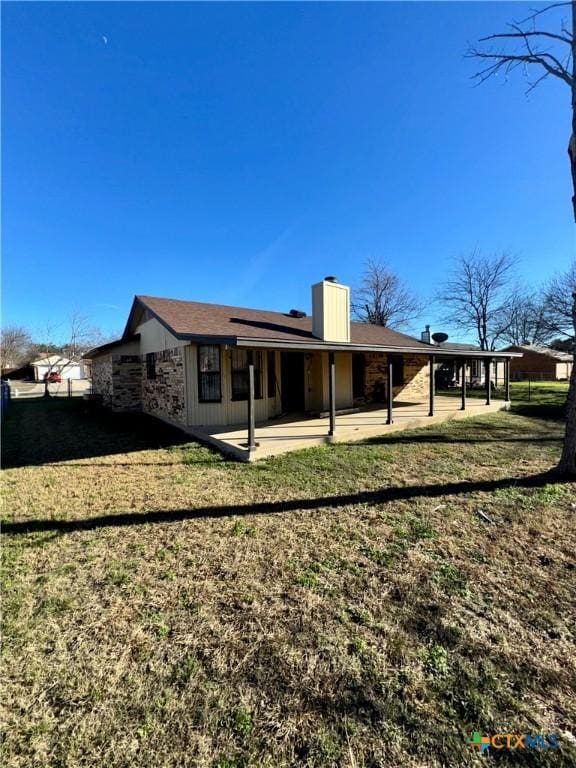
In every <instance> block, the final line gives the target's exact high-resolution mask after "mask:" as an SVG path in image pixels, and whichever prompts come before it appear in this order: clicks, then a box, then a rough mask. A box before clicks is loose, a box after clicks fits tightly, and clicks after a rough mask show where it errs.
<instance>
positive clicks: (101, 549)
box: [2, 401, 576, 768]
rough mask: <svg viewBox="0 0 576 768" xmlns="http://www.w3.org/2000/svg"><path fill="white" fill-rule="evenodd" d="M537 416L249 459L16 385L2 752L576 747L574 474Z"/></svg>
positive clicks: (180, 754)
mask: <svg viewBox="0 0 576 768" xmlns="http://www.w3.org/2000/svg"><path fill="white" fill-rule="evenodd" d="M534 414H535V416H536V417H528V416H523V415H519V414H497V415H493V416H487V417H483V418H478V419H474V420H468V421H456V422H452V423H449V424H446V425H443V426H440V427H434V428H430V429H428V430H420V431H417V432H411V433H406V432H404V433H396V434H394V435H391V436H390V437H389V438H387V439H382V440H378V441H373V442H371V443H365V444H350V445H346V444H339V445H335V446H331V447H326V448H314V449H310V450H308V451H301V452H299V453H295V454H288V455H285V456H281V457H278V458H274V459H269V460H267V461H264V462H262V463H257V464H254V465H240V464H235V463H232V462H229V461H226V460H224V459H223V458H222V457H220V456H219V455H216V454H214V453H212V452H211V451H209V450H208V449H206V448H202V447H200V446H198V445H197V444H195V443H188V442H185V439H186V438H183V437H182V436H181V435H179V434H178V433H175V432H173V431H171V430H169V429H166V428H163V427H159V426H158V425H157V424H155V423H154V422H153V421H151V420H149V419H146V418H144V417H134V418H126V419H120V418H118V417H115V418H110V417H106V416H99V415H98V416H93V415H89V414H85V413H84V412H83V409H82V405H81V403H79V402H78V401H58V402H57V401H52V402H48V403H45V402H39V401H29V402H26V403H24V402H22V403H17V402H14V403H13V407H12V410H11V412H10V414H9V416H8V419H7V421H6V424H5V450H4V464H5V469H4V471H3V495H4V511H3V517H4V521H5V525H4V537H3V556H4V572H3V578H4V581H3V596H4V605H3V608H4V617H3V632H4V643H3V662H2V673H3V686H2V691H3V695H2V720H3V724H4V730H5V738H4V743H3V750H4V755H3V761H2V765H3V766H6V767H7V768H8V767H10V768H16V767H18V768H36V767H40V766H42V767H44V766H50V767H51V768H57V767H58V768H64V767H66V768H79V767H80V766H90V767H96V766H106V768H112V767H114V768H117V767H118V768H119V767H120V766H122V767H123V768H124V767H128V766H130V767H134V768H136V767H138V768H177V767H178V768H180V767H184V766H195V767H196V766H198V767H204V766H206V768H241V767H242V768H247V767H248V766H254V767H256V766H267V767H269V768H281V767H282V766H310V767H313V766H314V767H316V766H317V767H320V766H322V767H328V766H349V767H350V768H372V767H376V766H382V767H384V766H386V767H387V768H388V767H390V768H393V767H394V768H395V767H396V766H398V767H400V766H402V767H404V766H406V767H408V768H409V767H410V766H420V767H422V768H424V767H426V768H432V767H434V766H438V767H439V766H469V765H482V764H484V765H485V764H486V760H489V761H496V762H498V763H499V764H501V765H533V766H540V765H542V766H569V765H570V766H572V765H574V764H575V762H576V728H575V723H576V657H575V651H574V632H575V628H574V617H575V616H576V554H575V553H576V531H575V525H574V521H575V515H576V493H575V486H574V484H571V483H565V482H559V481H555V480H554V479H553V477H551V476H548V475H547V474H546V473H547V472H548V471H549V470H550V469H551V467H553V465H554V463H555V461H556V459H557V457H558V453H559V448H560V438H561V424H560V423H559V422H558V421H554V420H546V419H543V418H538V417H537V416H538V414H537V413H536V412H534ZM486 517H487V518H488V519H489V522H488V521H487V520H486V519H485V518H486ZM475 730H480V731H484V732H492V733H494V732H505V733H506V732H511V733H557V734H559V740H560V749H559V750H554V751H549V752H539V751H534V750H532V751H528V750H523V751H522V752H513V751H510V752H509V751H502V752H501V753H498V754H495V755H493V756H491V757H489V758H480V757H477V756H476V755H475V753H474V752H472V751H471V750H470V748H469V747H467V745H466V740H467V738H468V736H469V734H470V732H471V731H475Z"/></svg>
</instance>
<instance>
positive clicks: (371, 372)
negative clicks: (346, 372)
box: [364, 352, 430, 401]
mask: <svg viewBox="0 0 576 768" xmlns="http://www.w3.org/2000/svg"><path fill="white" fill-rule="evenodd" d="M365 358H366V367H365V371H364V397H365V398H366V400H368V401H372V400H376V401H384V399H385V397H386V391H387V355H386V354H385V353H384V352H368V353H366V355H365ZM402 359H403V361H404V384H403V385H402V386H396V387H394V397H395V398H399V399H401V400H408V401H410V400H415V401H420V400H423V399H425V398H426V397H428V392H429V387H430V371H429V364H428V357H426V356H425V355H402Z"/></svg>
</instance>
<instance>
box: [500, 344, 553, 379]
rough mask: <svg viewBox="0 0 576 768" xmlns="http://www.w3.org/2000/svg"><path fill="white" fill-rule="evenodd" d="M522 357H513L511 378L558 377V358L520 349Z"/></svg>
mask: <svg viewBox="0 0 576 768" xmlns="http://www.w3.org/2000/svg"><path fill="white" fill-rule="evenodd" d="M519 351H520V352H522V354H523V356H522V357H513V358H512V360H511V362H510V378H511V379H512V380H517V381H518V380H522V379H529V378H533V379H541V380H542V381H554V380H555V379H556V377H557V376H556V366H557V362H558V361H557V360H555V359H554V358H553V357H549V356H548V355H541V354H538V353H537V352H530V351H526V350H519Z"/></svg>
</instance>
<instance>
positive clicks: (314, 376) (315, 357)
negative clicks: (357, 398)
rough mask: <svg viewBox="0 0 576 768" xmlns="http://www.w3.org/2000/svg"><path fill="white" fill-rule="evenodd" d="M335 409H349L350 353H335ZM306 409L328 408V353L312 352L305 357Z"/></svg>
mask: <svg viewBox="0 0 576 768" xmlns="http://www.w3.org/2000/svg"><path fill="white" fill-rule="evenodd" d="M334 364H335V368H336V408H351V407H352V405H353V396H352V353H351V352H336V354H335V355H334ZM305 370H306V384H307V386H306V409H307V410H309V411H326V410H328V408H329V407H330V394H329V391H328V352H312V353H309V354H307V355H306V368H305Z"/></svg>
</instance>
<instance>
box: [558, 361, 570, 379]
mask: <svg viewBox="0 0 576 768" xmlns="http://www.w3.org/2000/svg"><path fill="white" fill-rule="evenodd" d="M572 365H573V363H570V362H568V361H567V362H565V363H556V379H557V380H558V381H562V380H564V379H566V380H567V379H569V378H570V376H571V375H572Z"/></svg>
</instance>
